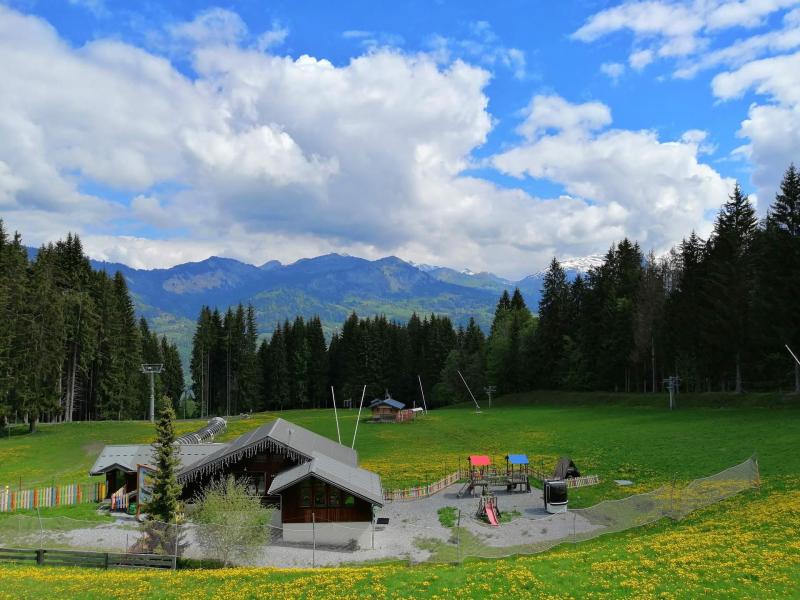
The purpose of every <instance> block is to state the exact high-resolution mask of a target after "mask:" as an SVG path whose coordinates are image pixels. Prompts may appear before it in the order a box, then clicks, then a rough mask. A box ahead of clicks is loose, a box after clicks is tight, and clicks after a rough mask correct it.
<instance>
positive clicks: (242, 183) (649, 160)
mask: <svg viewBox="0 0 800 600" xmlns="http://www.w3.org/2000/svg"><path fill="white" fill-rule="evenodd" d="M175 28H176V29H175V31H176V32H177V33H176V35H179V36H183V37H182V38H181V39H184V40H187V41H189V42H190V43H191V45H192V53H191V57H192V61H193V63H192V69H193V72H194V75H193V77H192V78H191V79H190V78H188V77H187V76H185V75H183V74H182V73H181V72H180V71H178V70H177V69H176V68H175V67H174V66H173V65H172V64H171V63H170V61H169V60H167V59H165V58H162V57H158V56H155V55H153V54H150V53H148V52H146V51H144V50H141V49H139V48H136V47H133V46H130V45H128V44H124V43H121V42H118V41H110V40H104V39H101V40H97V41H94V42H91V43H89V44H87V45H85V46H83V47H80V48H72V47H70V46H69V45H67V44H66V43H64V42H63V41H62V40H61V39H60V38H59V36H58V35H57V33H56V32H55V31H54V30H53V29H52V28H51V27H50V26H49V25H47V24H46V23H44V22H43V21H42V20H40V19H38V18H33V17H26V16H22V15H20V14H19V13H17V12H14V11H12V10H10V9H8V8H3V7H0V78H2V80H3V81H4V85H3V86H2V87H0V161H2V162H0V203H1V204H2V206H3V217H4V219H5V220H6V222H7V224H8V225H9V227H16V228H19V229H20V230H21V231H23V232H24V233H25V234H26V236H28V238H27V241H29V242H30V243H33V244H38V243H40V242H42V241H45V240H49V239H55V238H58V237H60V236H63V235H64V233H65V232H66V231H68V230H73V231H78V232H80V233H81V234H82V235H83V237H84V240H85V242H86V247H87V249H88V251H89V252H90V253H92V254H93V255H94V256H96V257H98V258H107V259H109V260H121V261H123V262H127V263H130V264H133V265H135V266H167V265H169V264H173V263H175V262H181V261H184V260H196V259H200V258H204V257H205V256H207V255H209V254H224V255H228V256H234V257H237V258H241V259H243V260H247V261H249V262H253V263H258V262H263V261H265V260H267V259H270V258H278V259H280V260H283V261H288V260H294V259H297V258H299V257H302V256H308V255H313V254H319V253H322V252H329V251H334V250H336V251H344V252H348V253H351V254H357V255H362V256H367V257H378V256H383V255H386V254H397V255H400V256H403V257H404V258H408V259H411V260H414V261H416V262H424V263H433V264H446V265H463V266H466V265H469V266H471V267H473V268H475V269H478V270H483V269H491V270H495V271H499V272H501V273H502V274H504V275H509V276H516V275H523V274H526V273H529V272H530V271H532V270H535V269H537V268H539V267H541V266H543V265H544V264H545V263H546V262H547V260H548V259H549V258H550V257H551V256H552V255H553V254H559V255H573V256H581V255H586V254H590V253H593V252H597V251H602V250H603V249H605V248H606V247H607V246H608V244H609V243H611V241H613V240H614V239H619V238H620V237H622V236H623V235H629V236H632V237H637V238H639V239H641V240H642V241H643V242H644V243H645V244H646V245H650V244H653V245H657V246H658V245H665V244H669V243H671V242H673V241H675V240H677V239H678V238H679V237H680V236H681V235H683V234H685V233H686V231H688V230H689V229H691V228H692V227H696V226H697V225H698V223H700V224H701V225H702V223H703V220H702V219H703V217H702V210H703V209H704V208H705V207H707V206H708V205H709V204H713V206H717V205H718V204H719V203H720V202H721V201H722V200H723V199H724V197H725V194H726V193H727V188H726V183H727V182H725V180H722V179H721V178H720V177H719V175H718V174H717V173H716V172H715V171H713V169H711V168H710V167H707V166H705V165H701V164H699V163H698V162H697V153H698V152H699V149H698V147H699V145H700V144H702V143H703V142H702V140H699V138H698V137H697V136H696V135H695V136H694V137H693V138H692V139H690V140H684V141H677V142H660V141H659V140H658V139H657V138H656V136H655V134H653V133H651V132H638V131H633V132H631V131H624V130H608V129H607V127H608V126H609V125H610V123H611V115H610V110H609V109H608V107H607V106H605V105H604V104H602V103H600V102H589V103H585V104H579V105H575V104H570V103H568V102H566V101H565V100H563V99H562V98H560V97H558V96H537V97H535V98H534V99H533V100H532V102H531V104H530V106H529V107H528V109H527V111H526V113H525V116H524V119H523V122H522V123H521V125H520V127H519V131H520V133H521V134H522V135H523V136H525V141H523V142H522V143H521V145H520V146H519V147H517V148H514V149H510V150H509V152H507V153H504V154H502V155H500V156H498V157H496V159H495V164H496V165H497V166H498V168H501V169H502V170H503V171H505V172H509V173H512V174H514V175H523V174H531V175H532V176H536V177H544V178H547V179H549V180H551V181H554V182H556V183H560V184H562V185H563V186H564V188H565V189H566V190H567V192H568V194H569V195H565V196H561V197H557V198H551V199H541V198H536V197H533V196H531V195H530V194H528V193H526V192H524V191H522V190H520V189H505V188H501V187H499V186H497V185H495V184H493V183H491V182H489V181H486V180H484V179H479V178H476V177H469V176H465V175H463V172H464V170H465V169H467V168H469V167H471V166H473V159H472V156H471V155H472V152H473V151H474V150H475V149H476V148H478V147H480V146H481V145H482V144H484V143H485V142H486V139H487V136H488V134H489V132H490V130H491V127H492V116H491V115H490V114H489V112H488V109H487V107H488V98H487V96H486V94H485V88H486V85H487V83H488V81H489V79H490V73H489V72H488V71H487V70H486V69H485V68H482V67H479V66H473V65H469V64H467V63H466V62H464V61H463V60H460V59H458V58H450V60H448V61H446V62H437V60H436V59H435V58H434V57H433V56H431V55H430V54H425V53H423V54H416V55H410V54H407V53H403V52H400V51H398V50H391V49H387V48H383V49H379V48H376V49H373V50H370V51H369V52H367V53H365V54H364V55H363V56H359V57H357V58H354V59H353V60H351V61H350V62H349V63H347V64H345V65H341V66H336V65H334V64H332V63H331V62H329V61H327V60H324V59H319V58H314V57H310V56H300V57H298V58H292V57H289V56H283V57H280V56H275V55H272V54H269V53H268V52H267V53H265V52H262V51H260V50H259V49H258V47H257V46H256V45H254V44H253V43H252V36H250V34H249V33H247V32H246V31H244V30H243V28H242V26H241V24H240V23H239V22H238V21H237V19H236V18H235V17H234V16H232V14H228V13H226V12H225V11H222V12H215V13H213V14H212V15H209V14H208V13H204V14H203V15H200V17H198V18H197V19H195V20H194V21H192V22H191V23H190V24H188V25H186V26H178V25H176V26H175ZM215 28H219V29H220V31H216V30H215ZM476 28H477V29H475V31H473V35H474V36H479V35H482V36H484V37H483V38H481V39H483V40H484V41H485V42H487V43H488V41H489V40H491V39H492V38H491V36H490V35H489V33H487V31H486V29H485V27H484V26H482V25H476ZM459 52H466V50H464V48H460V49H459ZM460 55H461V54H460ZM495 60H498V61H500V60H501V59H500V58H495ZM509 60H510V61H512V62H513V59H509ZM496 64H500V63H496ZM56 90H57V93H56V92H55V91H56ZM572 162H574V165H573V164H572ZM103 187H105V188H110V189H111V190H112V191H113V192H120V193H122V194H123V195H124V194H128V195H129V196H131V197H132V200H131V201H130V203H129V205H122V204H119V203H116V202H112V201H110V200H107V199H105V198H103V197H101V196H102V195H103V194H100V193H99V192H98V193H97V195H92V194H89V193H87V192H85V191H83V190H85V189H102V188H103ZM110 195H111V196H115V194H110ZM653 207H655V208H653ZM653 210H655V211H656V212H655V213H653V212H652V211H653ZM649 214H656V215H658V217H659V218H656V219H654V220H655V221H658V222H659V223H665V224H664V225H661V226H658V227H656V226H654V225H652V222H651V221H650V220H649V219H648V215H649ZM662 216H663V218H661V217H662ZM131 221H133V222H134V223H135V225H134V226H133V227H131V226H129V225H128V224H129V223H130V222H131ZM137 224H138V226H139V227H140V226H141V225H142V224H147V225H149V226H151V227H155V228H157V229H158V230H160V232H161V234H162V235H171V234H172V233H171V232H175V231H180V232H181V235H182V237H175V238H171V239H165V240H150V239H145V238H143V237H136V236H132V235H131V234H137V235H140V234H141V229H137ZM186 232H190V233H186ZM120 234H123V235H120ZM175 235H177V234H175Z"/></svg>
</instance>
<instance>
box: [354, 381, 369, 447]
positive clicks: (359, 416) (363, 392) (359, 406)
mask: <svg viewBox="0 0 800 600" xmlns="http://www.w3.org/2000/svg"><path fill="white" fill-rule="evenodd" d="M366 393H367V386H364V389H363V390H361V404H359V405H358V416H357V417H356V430H355V431H354V432H353V443H352V444H351V445H350V448H355V447H356V434H357V433H358V422H359V421H360V420H361V407H362V406H364V395H365V394H366Z"/></svg>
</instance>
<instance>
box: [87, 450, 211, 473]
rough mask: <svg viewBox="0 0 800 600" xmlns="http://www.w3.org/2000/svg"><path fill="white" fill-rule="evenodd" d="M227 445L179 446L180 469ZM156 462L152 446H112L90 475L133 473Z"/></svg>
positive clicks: (101, 455) (104, 452)
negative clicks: (115, 471) (139, 466)
mask: <svg viewBox="0 0 800 600" xmlns="http://www.w3.org/2000/svg"><path fill="white" fill-rule="evenodd" d="M225 445H226V444H192V445H190V446H184V445H178V446H176V450H177V453H178V461H179V463H180V469H185V468H188V467H190V466H192V465H193V464H195V463H197V462H198V461H200V460H203V459H204V458H205V457H207V456H209V455H210V454H213V453H214V452H217V451H218V450H219V449H220V448H222V447H224V446H225ZM154 460H155V449H154V448H153V446H152V445H150V444H123V445H111V446H106V447H105V448H103V450H102V452H100V456H98V457H97V460H95V461H94V465H93V466H92V469H91V470H90V471H89V474H90V475H102V474H103V473H107V472H109V471H113V470H114V469H120V470H122V471H128V472H133V471H136V468H137V467H138V465H152V464H153V462H154Z"/></svg>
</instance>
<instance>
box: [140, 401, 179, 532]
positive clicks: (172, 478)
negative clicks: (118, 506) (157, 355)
mask: <svg viewBox="0 0 800 600" xmlns="http://www.w3.org/2000/svg"><path fill="white" fill-rule="evenodd" d="M176 437H177V436H176V434H175V411H174V410H173V409H172V403H171V402H170V401H169V399H168V398H162V401H161V407H160V411H159V416H158V423H157V424H156V440H155V442H154V443H153V450H154V452H155V465H154V466H155V468H156V471H155V475H154V482H153V495H152V498H151V499H150V501H149V502H148V503H147V507H146V510H147V513H148V514H149V515H150V518H151V519H154V520H156V521H161V522H163V523H173V522H175V515H176V514H177V512H178V498H179V497H180V493H181V486H180V485H179V484H178V480H177V477H176V473H177V469H178V466H179V462H178V456H177V447H176V445H175V439H176Z"/></svg>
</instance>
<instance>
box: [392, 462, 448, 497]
mask: <svg viewBox="0 0 800 600" xmlns="http://www.w3.org/2000/svg"><path fill="white" fill-rule="evenodd" d="M459 479H461V469H459V470H458V471H454V472H453V473H450V474H449V475H446V476H445V477H443V478H442V479H440V480H439V481H434V482H433V483H429V484H428V485H420V486H417V487H410V488H405V489H402V490H383V499H384V500H386V501H388V502H396V501H402V500H416V499H418V498H427V497H428V496H431V495H433V494H435V493H436V492H440V491H442V490H443V489H444V488H446V487H447V486H448V485H452V484H454V483H455V482H456V481H458V480H459Z"/></svg>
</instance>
